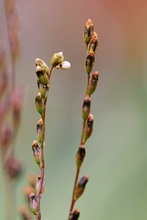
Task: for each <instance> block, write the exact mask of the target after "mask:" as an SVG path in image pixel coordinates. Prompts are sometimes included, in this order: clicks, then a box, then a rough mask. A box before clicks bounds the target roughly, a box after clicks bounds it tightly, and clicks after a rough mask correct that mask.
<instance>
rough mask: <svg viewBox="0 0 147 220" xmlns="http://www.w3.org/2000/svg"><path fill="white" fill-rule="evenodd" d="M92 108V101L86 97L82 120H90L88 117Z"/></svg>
mask: <svg viewBox="0 0 147 220" xmlns="http://www.w3.org/2000/svg"><path fill="white" fill-rule="evenodd" d="M90 106H91V99H90V98H89V97H86V98H85V99H84V102H83V106H82V118H83V120H85V119H87V118H88V115H89V113H90Z"/></svg>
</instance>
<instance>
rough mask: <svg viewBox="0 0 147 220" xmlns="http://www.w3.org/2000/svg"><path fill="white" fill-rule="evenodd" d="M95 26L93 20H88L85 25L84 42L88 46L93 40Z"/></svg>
mask: <svg viewBox="0 0 147 220" xmlns="http://www.w3.org/2000/svg"><path fill="white" fill-rule="evenodd" d="M93 29H94V25H93V22H92V21H91V19H88V21H87V22H86V25H85V30H84V41H85V43H86V44H88V43H89V42H90V40H91V37H92V34H93Z"/></svg>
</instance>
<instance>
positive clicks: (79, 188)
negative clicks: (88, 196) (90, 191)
mask: <svg viewBox="0 0 147 220" xmlns="http://www.w3.org/2000/svg"><path fill="white" fill-rule="evenodd" d="M87 182H88V176H83V177H82V178H81V179H80V181H79V182H78V184H77V186H76V188H75V192H74V199H75V200H77V199H78V198H79V197H80V196H81V195H82V194H83V192H84V190H85V186H86V184H87Z"/></svg>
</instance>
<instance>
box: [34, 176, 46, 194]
mask: <svg viewBox="0 0 147 220" xmlns="http://www.w3.org/2000/svg"><path fill="white" fill-rule="evenodd" d="M41 181H42V179H41V174H40V175H39V176H38V178H37V181H36V192H37V193H38V191H39V190H40V187H41V191H40V192H41V194H42V193H43V192H44V191H45V178H44V180H43V183H42V185H41Z"/></svg>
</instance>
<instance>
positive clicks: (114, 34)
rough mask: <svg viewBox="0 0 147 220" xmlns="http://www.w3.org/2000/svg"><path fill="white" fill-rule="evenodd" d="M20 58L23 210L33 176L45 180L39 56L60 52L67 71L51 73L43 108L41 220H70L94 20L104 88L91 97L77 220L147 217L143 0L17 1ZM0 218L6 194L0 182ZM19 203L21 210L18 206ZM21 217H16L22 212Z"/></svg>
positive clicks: (19, 152) (145, 15)
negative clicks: (37, 148) (87, 37)
mask: <svg viewBox="0 0 147 220" xmlns="http://www.w3.org/2000/svg"><path fill="white" fill-rule="evenodd" d="M16 4H17V10H18V14H19V19H20V26H21V29H20V32H19V39H20V46H21V54H20V57H19V59H18V62H17V66H16V74H17V83H18V84H19V85H22V86H23V87H24V88H25V100H24V106H23V112H22V123H21V127H20V130H19V135H18V139H17V155H18V157H19V158H20V159H21V161H22V162H23V164H24V173H23V175H22V176H21V178H20V180H19V182H18V183H16V198H17V201H16V203H17V207H19V205H21V204H23V203H24V198H23V188H24V186H25V185H26V184H27V177H28V175H29V174H31V173H35V174H39V169H38V167H37V165H36V164H35V163H34V161H33V158H32V150H31V143H32V141H33V140H34V138H35V126H36V121H37V120H38V119H39V115H38V114H37V112H36V110H35V106H34V97H35V95H36V93H37V87H36V75H35V65H34V60H35V58H36V57H39V58H41V59H43V60H44V61H46V62H47V63H49V61H50V58H51V56H52V54H53V53H55V52H59V51H63V53H64V56H65V59H66V60H69V61H70V62H71V65H72V66H71V69H70V70H69V71H54V73H53V76H52V80H51V90H50V96H49V100H48V101H49V102H48V110H47V134H46V149H45V159H46V174H45V176H46V188H47V190H46V192H45V193H44V195H43V197H42V220H49V219H67V216H68V211H69V206H70V200H71V193H72V188H73V181H74V175H75V161H74V160H75V154H76V151H77V148H78V146H79V141H80V136H81V128H82V120H81V106H82V102H83V99H84V96H85V88H86V73H85V72H84V68H83V66H84V62H85V57H86V52H85V44H84V42H83V30H84V26H85V23H86V21H87V19H88V18H91V19H92V21H93V23H94V26H95V31H96V32H97V33H98V35H99V47H98V50H97V54H96V62H95V66H94V70H99V74H100V77H99V84H98V88H97V91H96V92H95V94H94V95H93V96H92V109H91V113H93V114H94V119H95V122H94V132H93V135H92V137H91V138H90V139H89V140H88V141H87V143H86V150H87V155H86V160H85V162H84V164H83V167H82V170H81V176H83V175H85V174H87V175H89V182H88V184H87V187H86V191H85V193H84V195H83V196H82V197H81V198H80V199H79V201H78V202H77V204H76V206H75V207H78V208H79V210H80V212H81V216H80V219H81V220H90V219H93V220H98V219H99V220H108V219H109V220H118V219H119V220H146V219H147V172H146V169H147V147H146V143H147V116H146V114H147V74H146V72H147V61H146V60H147V25H146V24H147V13H146V9H147V2H146V1H145V0H140V1H138V0H135V1H133V0H130V1H127V0H124V1H116V0H111V1H110V0H103V1H102V0H99V1H97V0H91V1H88V0H81V1H77V0H75V1H68V0H60V1H57V0H54V1H53V0H51V1H47V0H42V1H39V0H35V1H34V0H29V1H28V0H27V1H23V0H19V1H18V0H17V1H16ZM0 195H1V196H0V204H1V209H0V219H4V218H5V217H4V216H5V208H4V207H5V206H6V205H5V191H4V182H3V178H2V175H1V180H0ZM17 207H16V208H17ZM16 219H17V220H18V219H20V218H19V215H18V214H17V216H16Z"/></svg>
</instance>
